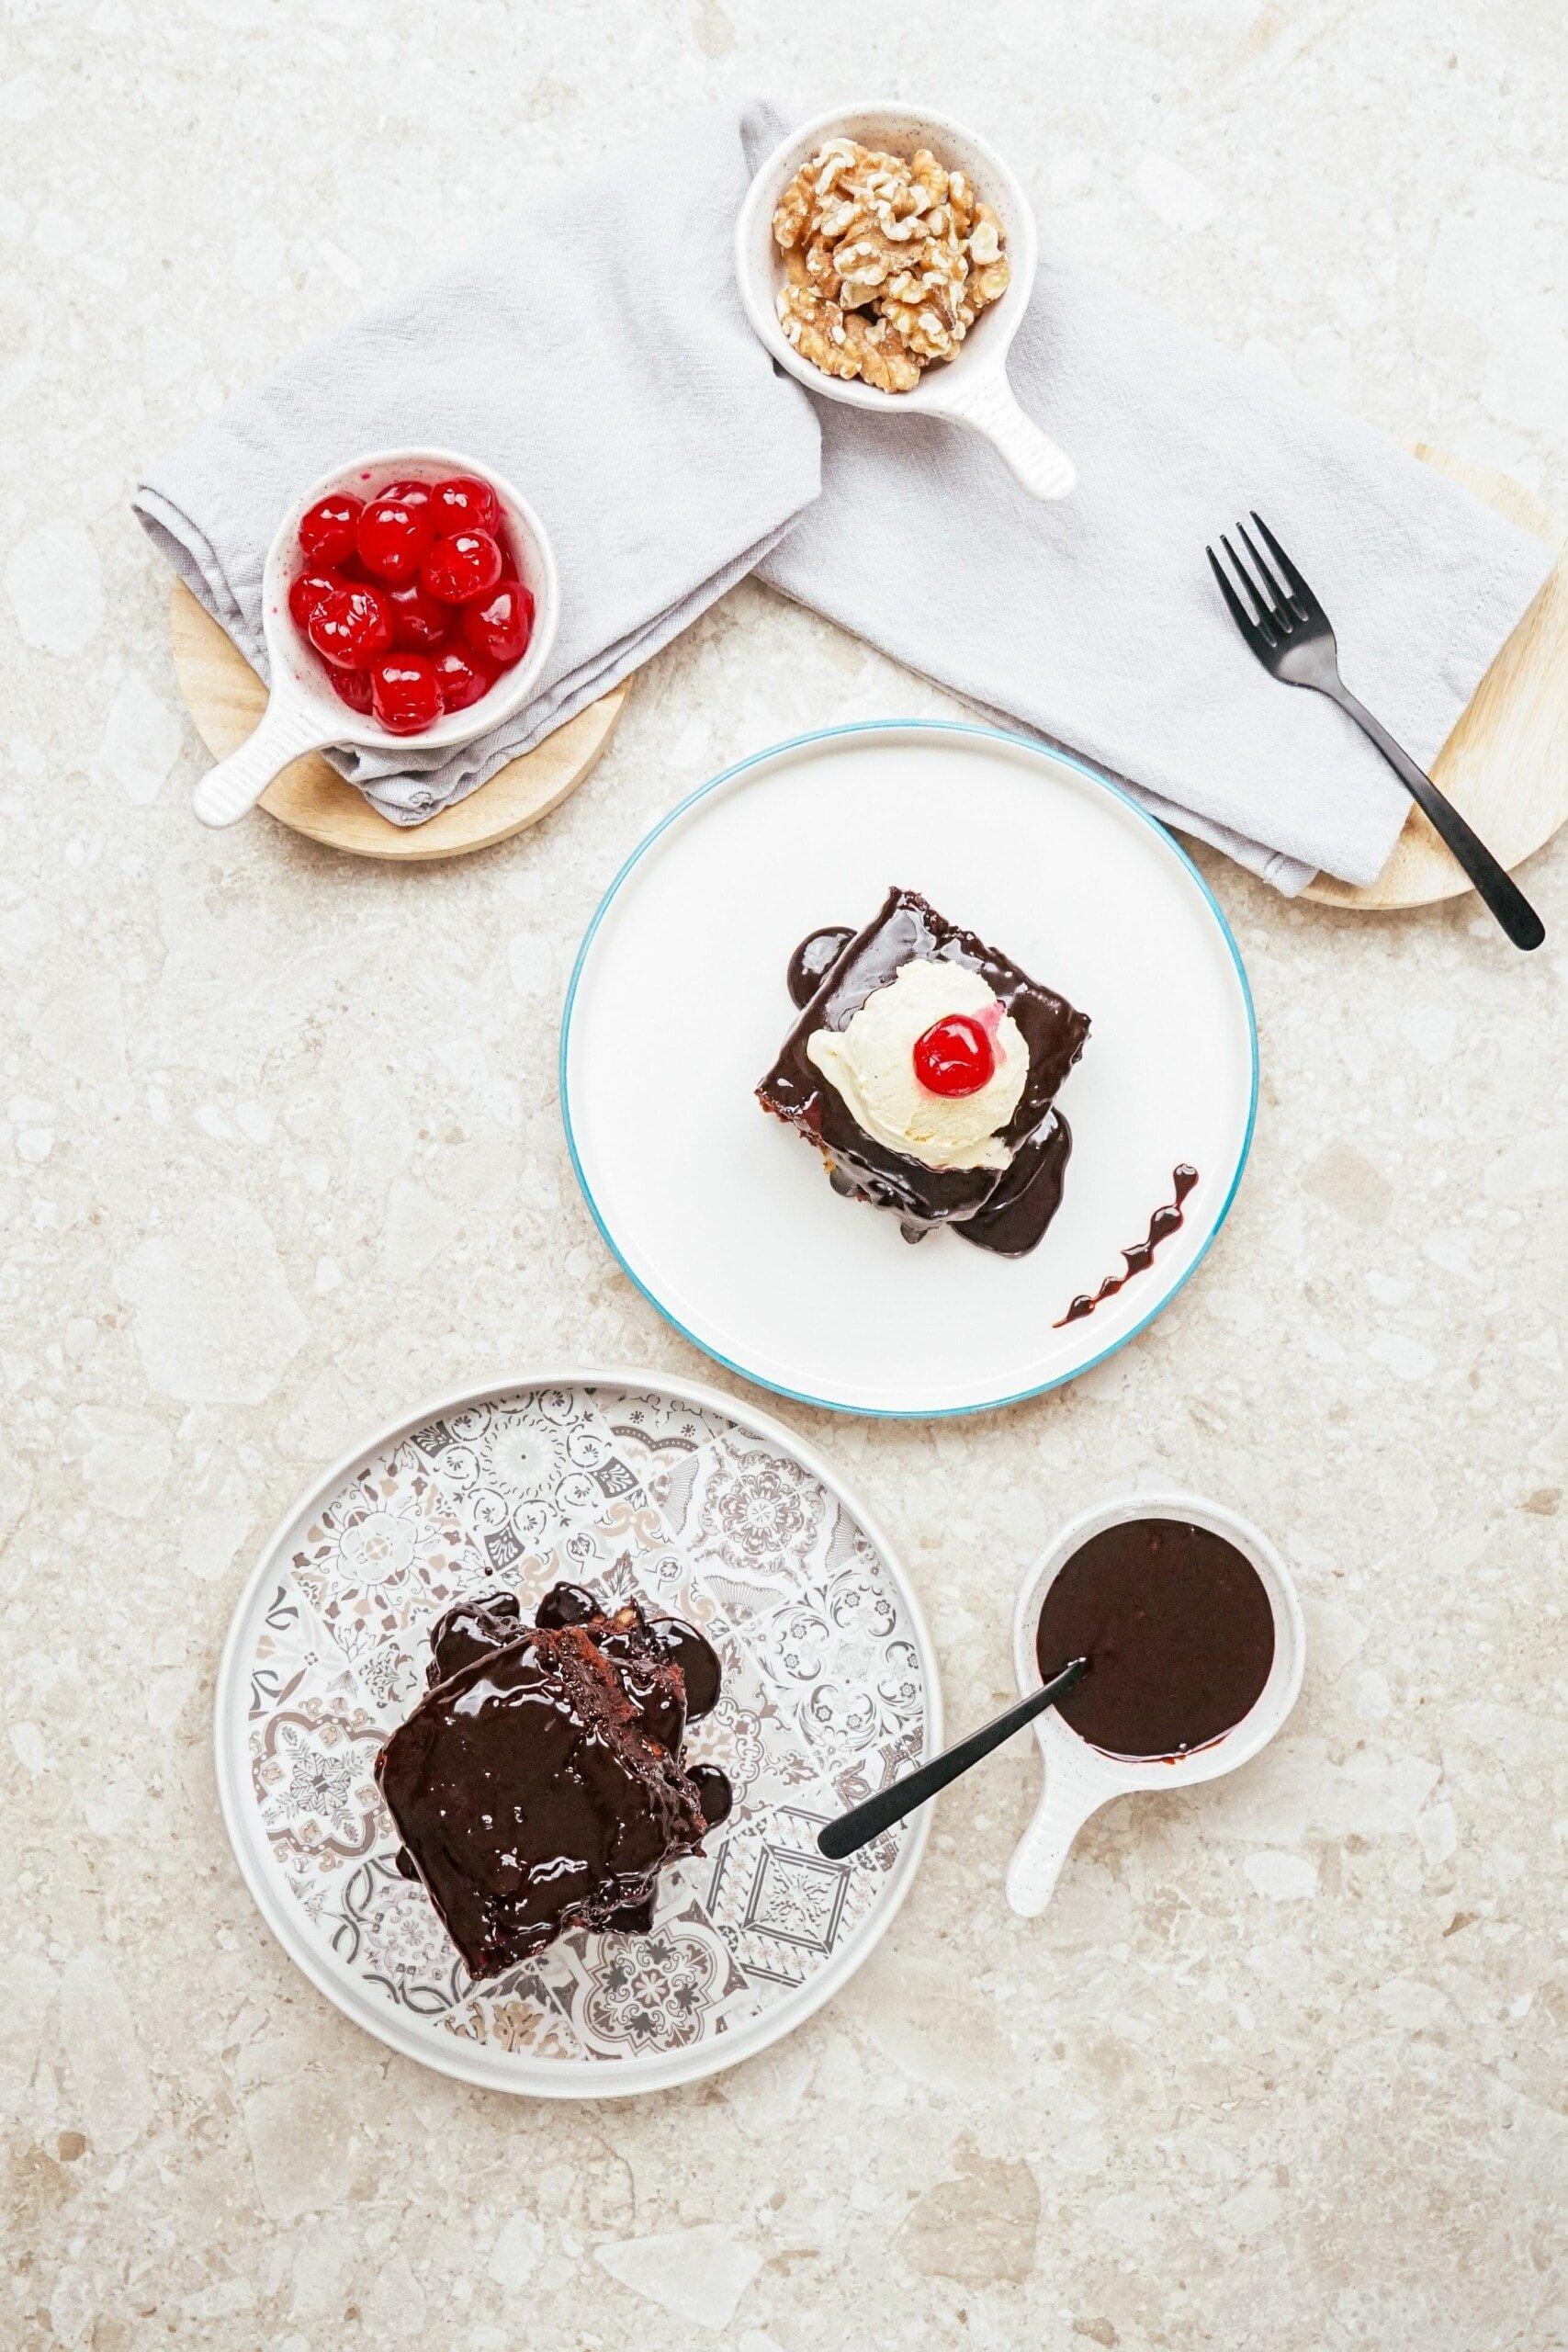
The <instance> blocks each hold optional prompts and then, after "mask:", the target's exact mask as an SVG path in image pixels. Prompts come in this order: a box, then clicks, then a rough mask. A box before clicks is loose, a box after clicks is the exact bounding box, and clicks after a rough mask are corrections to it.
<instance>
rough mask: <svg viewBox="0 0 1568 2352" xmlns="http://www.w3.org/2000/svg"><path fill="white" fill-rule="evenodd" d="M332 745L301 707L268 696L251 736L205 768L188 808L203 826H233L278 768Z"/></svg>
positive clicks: (298, 704)
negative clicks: (268, 698) (326, 745)
mask: <svg viewBox="0 0 1568 2352" xmlns="http://www.w3.org/2000/svg"><path fill="white" fill-rule="evenodd" d="M332 740H333V739H332V737H331V735H330V734H328V733H327V732H325V731H324V730H323V729H322V727H321V722H320V720H319V719H317V718H315V717H313V715H312V714H311V713H310V711H309V710H308V709H307V708H306V707H304V705H303V704H302V703H299V702H292V701H288V700H284V701H281V702H280V700H279V697H278V696H277V695H276V694H274V695H273V697H272V700H271V701H270V702H269V703H268V705H267V707H266V708H265V710H264V711H263V713H262V715H261V718H260V721H259V723H258V724H257V727H256V730H255V732H254V735H252V736H250V737H248V738H247V740H246V741H244V742H243V743H242V744H241V746H240V748H239V750H238V751H237V752H230V754H229V756H228V758H227V759H226V760H220V761H219V763H218V765H217V766H216V767H215V768H209V770H208V772H207V774H206V775H204V776H203V777H202V779H201V782H200V783H199V784H198V785H197V787H196V790H195V792H194V793H193V794H192V796H191V807H192V808H193V809H195V810H196V813H197V816H198V817H199V818H200V819H201V821H202V823H203V824H204V825H233V824H237V823H238V821H239V820H240V819H241V818H242V817H243V816H246V815H247V814H248V813H249V811H250V810H251V809H254V807H255V805H256V802H257V801H258V800H259V799H260V798H261V797H262V794H263V793H264V792H265V790H266V788H267V786H268V785H269V784H270V783H271V782H272V779H273V777H274V776H275V775H276V774H277V773H278V771H279V769H280V768H286V767H288V764H289V763H290V762H291V761H293V760H298V759H299V758H301V757H302V756H303V755H304V753H305V752H314V751H319V750H320V748H321V745H322V744H323V743H330V742H331V741H332Z"/></svg>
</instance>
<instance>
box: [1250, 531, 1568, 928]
mask: <svg viewBox="0 0 1568 2352" xmlns="http://www.w3.org/2000/svg"><path fill="white" fill-rule="evenodd" d="M1252 519H1253V521H1254V522H1255V523H1256V524H1257V526H1258V537H1260V538H1261V539H1262V541H1263V543H1264V546H1265V547H1267V548H1268V549H1269V555H1271V556H1272V557H1273V559H1274V561H1275V563H1277V564H1278V565H1279V567H1280V572H1281V573H1282V574H1283V576H1284V582H1285V584H1284V585H1281V583H1280V580H1279V579H1277V578H1276V577H1275V575H1274V572H1273V571H1271V570H1270V568H1269V562H1268V559H1267V558H1266V557H1265V556H1264V555H1262V554H1261V553H1260V552H1259V550H1258V545H1257V542H1256V541H1255V540H1254V538H1253V537H1252V534H1251V532H1250V531H1249V530H1248V529H1247V526H1246V524H1245V523H1238V524H1237V526H1236V537H1238V538H1239V539H1240V541H1241V543H1242V545H1243V546H1244V547H1245V548H1246V549H1247V554H1248V555H1249V556H1250V557H1251V559H1252V565H1251V569H1250V570H1249V569H1248V567H1247V565H1246V564H1245V563H1244V562H1243V561H1242V560H1241V558H1240V557H1239V556H1238V555H1237V553H1236V551H1235V548H1233V547H1232V545H1231V543H1230V541H1229V539H1228V538H1222V539H1221V541H1220V545H1221V546H1222V547H1223V548H1224V551H1225V553H1226V555H1227V556H1228V557H1229V558H1230V560H1231V568H1232V570H1233V571H1234V572H1235V578H1236V581H1237V582H1239V584H1240V586H1241V589H1242V591H1243V593H1244V594H1245V595H1246V597H1247V605H1246V606H1244V605H1243V604H1242V601H1241V597H1240V596H1239V595H1238V594H1236V590H1235V587H1234V586H1233V585H1232V583H1231V580H1230V576H1229V574H1228V573H1227V572H1226V571H1225V569H1224V565H1223V564H1222V563H1221V561H1220V560H1219V557H1218V556H1217V555H1216V554H1215V553H1214V550H1213V548H1205V550H1204V552H1205V554H1206V555H1207V556H1208V559H1209V564H1210V568H1211V570H1212V571H1213V575H1214V578H1215V579H1216V580H1217V581H1218V582H1219V584H1220V594H1221V595H1222V596H1223V597H1224V600H1225V603H1226V604H1227V605H1229V607H1230V614H1231V618H1232V620H1234V621H1235V625H1236V627H1237V628H1238V629H1240V631H1241V633H1242V635H1243V637H1244V638H1245V639H1247V643H1248V645H1250V646H1251V648H1252V650H1253V651H1254V653H1256V654H1257V656H1258V660H1259V661H1260V662H1262V664H1263V667H1264V668H1265V669H1266V670H1267V671H1268V672H1269V676H1270V677H1274V678H1279V679H1280V680H1281V681H1282V683H1283V684H1285V685H1287V686H1311V687H1312V688H1313V689H1314V692H1315V693H1317V694H1320V695H1327V696H1328V699H1329V701H1330V702H1337V704H1338V705H1339V707H1340V709H1341V710H1343V711H1345V712H1347V713H1348V716H1349V717H1350V718H1353V719H1354V720H1355V722H1356V724H1357V726H1358V727H1359V729H1360V730H1361V732H1362V734H1363V735H1365V736H1367V737H1369V738H1370V739H1371V741H1372V742H1374V743H1375V744H1376V745H1377V747H1378V750H1379V751H1380V752H1382V755H1383V758H1384V759H1385V760H1386V761H1387V762H1388V763H1389V766H1390V767H1391V768H1392V769H1393V772H1394V775H1396V776H1397V777H1398V778H1399V781H1400V783H1401V784H1402V785H1403V786H1404V789H1405V790H1406V792H1408V793H1409V795H1410V797H1411V798H1412V800H1414V801H1415V803H1416V807H1417V808H1418V809H1422V810H1424V812H1425V813H1426V815H1427V818H1429V820H1431V823H1432V826H1433V829H1434V830H1435V831H1437V832H1438V833H1439V834H1440V835H1441V836H1442V839H1443V840H1444V842H1446V843H1447V844H1448V847H1449V848H1450V850H1451V852H1452V853H1453V854H1454V856H1455V857H1456V858H1457V859H1458V860H1459V863H1460V865H1462V866H1463V868H1464V870H1465V872H1466V873H1467V874H1468V875H1469V876H1470V878H1471V880H1472V882H1473V883H1474V885H1475V887H1476V888H1477V890H1478V891H1479V892H1480V893H1481V896H1482V898H1483V899H1484V900H1485V902H1486V905H1487V906H1488V907H1489V908H1490V909H1491V910H1492V912H1493V914H1495V916H1496V918H1497V921H1498V922H1500V923H1501V924H1502V926H1503V929H1504V930H1505V931H1506V933H1507V934H1508V937H1509V938H1510V939H1511V940H1512V941H1513V943H1514V945H1515V946H1516V947H1539V946H1540V943H1541V941H1542V940H1543V939H1544V938H1545V937H1546V928H1545V925H1544V924H1543V923H1542V922H1541V920H1540V916H1539V915H1538V914H1537V912H1536V910H1535V909H1534V908H1533V907H1532V906H1531V904H1530V902H1529V899H1527V898H1526V897H1525V894H1524V892H1523V891H1522V890H1521V889H1520V888H1518V886H1517V883H1514V882H1511V881H1510V880H1509V878H1508V876H1507V875H1506V873H1505V871H1504V869H1503V868H1502V866H1500V865H1498V863H1497V861H1496V859H1495V857H1494V856H1493V854H1492V853H1491V851H1490V850H1489V849H1488V848H1487V846H1486V844H1485V842H1483V841H1481V840H1479V839H1478V838H1477V837H1476V835H1475V834H1474V833H1472V831H1471V830H1470V827H1469V826H1468V825H1467V824H1466V823H1465V821H1464V819H1463V818H1462V817H1461V815H1460V813H1459V810H1458V809H1456V808H1454V807H1453V805H1452V803H1451V802H1450V801H1448V800H1445V799H1444V797H1443V796H1442V794H1441V793H1440V792H1439V791H1438V787H1437V786H1436V785H1435V784H1434V783H1433V782H1432V779H1431V777H1430V776H1429V775H1427V774H1426V773H1425V771H1424V770H1423V769H1421V768H1418V767H1417V766H1416V763H1415V761H1414V760H1413V759H1412V758H1411V757H1410V754H1409V752H1404V751H1402V750H1401V749H1400V746H1399V745H1398V744H1397V743H1396V742H1395V741H1394V740H1393V736H1392V735H1391V734H1390V733H1389V732H1388V730H1387V729H1386V728H1383V727H1381V726H1380V725H1379V724H1378V722H1377V720H1376V719H1375V718H1373V717H1372V714H1371V711H1370V710H1369V709H1368V708H1367V707H1366V705H1365V704H1364V703H1359V702H1358V701H1357V699H1356V697H1355V695H1353V694H1352V693H1351V692H1350V689H1349V687H1348V685H1347V684H1345V681H1344V679H1343V678H1342V677H1341V676H1340V674H1339V652H1338V648H1337V646H1336V644H1335V642H1334V628H1333V624H1332V623H1331V622H1330V620H1329V617H1328V615H1327V614H1326V613H1325V611H1324V609H1323V606H1322V605H1320V604H1319V603H1318V601H1317V598H1316V597H1315V596H1314V594H1313V592H1312V590H1311V589H1310V588H1309V587H1308V586H1307V583H1306V582H1305V581H1304V580H1303V578H1302V575H1301V573H1300V572H1299V571H1297V570H1296V567H1295V565H1294V564H1293V563H1292V561H1291V559H1290V557H1289V556H1288V555H1287V554H1286V553H1285V550H1284V548H1282V547H1281V546H1280V542H1279V540H1278V539H1277V538H1276V537H1274V534H1273V532H1272V531H1271V530H1270V529H1269V526H1268V524H1267V523H1266V522H1265V521H1264V520H1263V517H1262V515H1259V514H1258V513H1256V512H1254V515H1253V517H1252ZM1247 607H1250V609H1247Z"/></svg>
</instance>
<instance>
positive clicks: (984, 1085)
mask: <svg viewBox="0 0 1568 2352" xmlns="http://www.w3.org/2000/svg"><path fill="white" fill-rule="evenodd" d="M787 985H788V987H789V989H790V993H791V995H792V997H793V998H794V999H795V1003H796V1004H797V1005H798V1006H799V1008H800V1018H799V1020H798V1021H797V1022H796V1023H795V1027H794V1028H793V1029H792V1030H791V1032H790V1034H789V1035H788V1037H787V1038H786V1039H785V1040H784V1050H783V1052H782V1053H781V1054H780V1056H779V1058H778V1060H777V1061H776V1062H775V1063H774V1065H773V1069H771V1070H770V1071H769V1072H768V1075H767V1077H766V1078H765V1079H764V1080H762V1082H761V1086H759V1088H758V1089H757V1093H758V1098H759V1100H760V1101H761V1103H762V1105H763V1107H764V1108H765V1109H766V1110H769V1111H772V1112H773V1114H774V1115H775V1116H776V1117H778V1118H780V1119H783V1120H784V1122H785V1124H786V1125H790V1126H793V1127H795V1128H796V1129H798V1131H799V1132H800V1133H801V1134H802V1135H804V1136H807V1138H808V1139H809V1140H810V1141H811V1142H812V1143H814V1144H815V1145H816V1147H817V1148H818V1151H819V1152H820V1153H821V1155H822V1158H823V1159H824V1161H825V1162H826V1164H827V1168H828V1173H829V1180H830V1181H831V1182H832V1184H833V1187H834V1190H835V1191H836V1192H840V1193H848V1194H851V1195H852V1196H853V1197H854V1198H856V1199H859V1200H865V1201H870V1202H873V1203H874V1204H875V1205H876V1206H877V1207H879V1208H886V1209H891V1210H892V1211H893V1212H894V1213H895V1215H896V1216H897V1217H898V1219H899V1221H900V1224H901V1226H902V1227H903V1231H904V1234H905V1237H906V1238H908V1239H909V1240H911V1241H919V1240H922V1239H923V1238H924V1237H925V1236H926V1234H928V1233H930V1232H931V1231H932V1230H933V1229H934V1228H935V1227H941V1226H949V1227H952V1229H953V1232H955V1233H959V1234H962V1235H963V1237H964V1239H965V1240H966V1241H973V1242H974V1243H976V1245H977V1246H978V1247H979V1248H981V1249H986V1250H995V1251H997V1252H998V1254H999V1255H1001V1256H1004V1257H1020V1256H1021V1255H1022V1254H1023V1252H1024V1251H1025V1250H1032V1248H1033V1247H1034V1245H1035V1243H1036V1242H1037V1241H1038V1240H1039V1239H1040V1238H1041V1236H1042V1234H1043V1232H1044V1230H1045V1228H1046V1227H1047V1225H1048V1224H1049V1223H1050V1221H1051V1218H1052V1217H1053V1216H1055V1211H1056V1208H1057V1205H1058V1204H1059V1203H1060V1200H1061V1196H1062V1182H1063V1178H1064V1175H1065V1172H1066V1163H1067V1156H1068V1154H1069V1152H1070V1151H1071V1149H1072V1136H1071V1132H1070V1130H1069V1129H1068V1126H1067V1123H1066V1120H1065V1119H1064V1118H1063V1117H1062V1115H1061V1114H1060V1113H1059V1112H1058V1111H1056V1110H1055V1108H1054V1107H1053V1105H1054V1103H1055V1096H1056V1093H1057V1091H1058V1090H1059V1088H1060V1087H1061V1084H1062V1081H1063V1080H1064V1079H1065V1078H1066V1075H1067V1072H1068V1070H1069V1069H1071V1068H1072V1066H1073V1064H1074V1062H1076V1061H1077V1057H1078V1056H1079V1054H1080V1053H1081V1052H1082V1051H1083V1046H1084V1040H1085V1038H1086V1037H1087V1036H1088V1035H1089V1021H1088V1018H1087V1016H1086V1015H1085V1014H1083V1013H1081V1012H1077V1011H1076V1010H1075V1009H1074V1007H1073V1006H1072V1005H1070V1004H1069V1003H1068V1002H1067V1001H1066V998H1064V997H1060V996H1058V995H1056V994H1055V991H1054V990H1053V989H1048V988H1045V987H1043V985H1042V984H1041V983H1040V982H1039V981H1038V980H1033V979H1031V978H1030V977H1029V975H1028V973H1027V972H1025V971H1023V970H1021V967H1019V966H1018V965H1017V964H1015V963H1013V962H1012V961H1011V959H1010V957H1008V956H1003V955H1002V954H1001V953H1000V952H999V951H998V949H996V948H994V947H987V945H986V944H985V943H984V942H983V941H982V940H980V939H977V938H976V935H975V933H973V932H972V931H963V930H960V929H959V928H958V926H957V925H956V924H954V923H951V922H948V921H947V919H946V917H945V916H943V915H940V914H938V913H937V911H936V910H935V909H934V908H933V907H931V906H930V905H929V904H928V903H927V901H926V900H925V899H922V898H921V897H920V896H919V894H918V893H917V892H916V891H913V890H899V889H894V890H890V891H889V892H888V894H887V899H886V903H885V905H884V906H883V908H882V910H881V911H880V913H879V914H878V915H877V916H876V919H875V921H874V922H871V923H868V924H867V925H866V927H865V929H864V930H863V931H860V932H854V933H851V932H848V931H845V930H844V929H842V928H841V927H828V928H825V929H823V930H821V931H817V932H813V933H811V934H810V936H809V937H808V938H807V939H804V940H802V942H801V943H800V945H799V946H798V947H797V948H796V949H795V954H794V955H793V956H791V958H790V963H789V969H788V974H787Z"/></svg>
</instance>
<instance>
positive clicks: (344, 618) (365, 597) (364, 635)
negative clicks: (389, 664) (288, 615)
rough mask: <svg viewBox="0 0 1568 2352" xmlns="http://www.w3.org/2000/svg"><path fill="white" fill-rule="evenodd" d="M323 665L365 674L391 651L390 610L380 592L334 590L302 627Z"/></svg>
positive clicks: (351, 589)
mask: <svg viewBox="0 0 1568 2352" xmlns="http://www.w3.org/2000/svg"><path fill="white" fill-rule="evenodd" d="M305 634H306V636H307V637H308V638H309V639H310V642H311V644H312V645H313V646H314V647H315V649H316V650H317V652H318V653H319V654H320V655H321V659H322V661H323V662H333V663H335V664H336V666H337V667H338V668H339V669H340V670H367V669H368V668H369V667H370V664H371V662H375V661H378V660H379V658H380V656H381V655H382V654H383V653H389V652H390V651H391V648H392V608H391V606H390V605H389V603H388V602H387V599H386V597H385V596H384V595H383V594H381V591H380V590H379V588H370V587H365V588H333V589H330V590H329V591H328V593H327V594H326V595H324V596H323V597H321V600H320V602H319V603H318V604H317V605H316V608H315V610H314V612H313V613H312V614H311V615H310V618H309V619H308V620H307V622H306V624H305Z"/></svg>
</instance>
